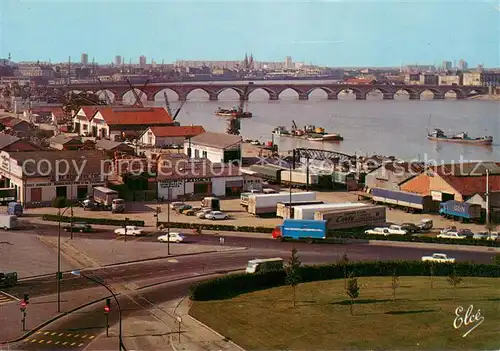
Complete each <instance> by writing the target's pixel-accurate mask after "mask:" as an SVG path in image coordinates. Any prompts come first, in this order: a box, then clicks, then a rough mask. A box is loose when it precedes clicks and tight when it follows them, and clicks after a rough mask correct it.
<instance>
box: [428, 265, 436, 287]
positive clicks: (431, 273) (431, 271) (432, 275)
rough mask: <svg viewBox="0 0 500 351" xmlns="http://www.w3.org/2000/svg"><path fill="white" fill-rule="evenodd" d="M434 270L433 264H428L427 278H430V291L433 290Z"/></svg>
mask: <svg viewBox="0 0 500 351" xmlns="http://www.w3.org/2000/svg"><path fill="white" fill-rule="evenodd" d="M435 270H436V266H435V265H434V262H433V261H431V262H429V277H430V278H431V289H433V288H434V284H433V280H432V278H433V277H434V274H436V272H435Z"/></svg>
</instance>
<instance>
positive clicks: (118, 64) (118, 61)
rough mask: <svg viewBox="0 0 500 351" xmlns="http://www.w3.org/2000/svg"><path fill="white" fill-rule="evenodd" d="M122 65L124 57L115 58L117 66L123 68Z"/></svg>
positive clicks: (117, 56)
mask: <svg viewBox="0 0 500 351" xmlns="http://www.w3.org/2000/svg"><path fill="white" fill-rule="evenodd" d="M121 65H122V57H121V56H120V55H116V56H115V66H121Z"/></svg>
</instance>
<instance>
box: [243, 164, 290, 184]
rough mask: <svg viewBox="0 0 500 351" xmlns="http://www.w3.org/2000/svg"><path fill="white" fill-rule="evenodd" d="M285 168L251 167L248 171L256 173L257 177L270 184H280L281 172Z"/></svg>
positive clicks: (270, 166) (272, 166) (269, 166)
mask: <svg viewBox="0 0 500 351" xmlns="http://www.w3.org/2000/svg"><path fill="white" fill-rule="evenodd" d="M284 169H285V168H283V167H279V166H275V165H251V166H250V170H251V171H254V172H257V174H258V175H259V176H261V177H262V178H264V179H265V180H267V181H268V182H270V183H276V184H280V183H281V171H282V170H284Z"/></svg>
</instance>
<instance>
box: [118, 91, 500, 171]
mask: <svg viewBox="0 0 500 351" xmlns="http://www.w3.org/2000/svg"><path fill="white" fill-rule="evenodd" d="M167 94H168V97H169V100H170V102H171V105H172V108H173V109H175V108H176V107H177V106H178V105H179V102H178V101H177V96H176V94H175V93H173V92H171V91H168V93H167ZM126 98H127V97H125V99H124V100H126ZM237 104H238V95H237V94H236V92H234V91H231V90H226V91H224V92H222V93H221V94H220V95H219V101H208V95H207V94H206V93H205V92H203V91H200V90H196V91H193V92H192V93H191V94H190V95H189V96H188V101H187V102H186V104H185V105H184V107H183V109H182V111H181V113H180V114H179V116H178V120H179V122H180V123H181V124H182V125H190V124H195V125H203V126H204V128H205V129H206V130H207V131H214V132H225V129H226V126H227V124H226V123H227V122H226V120H225V118H223V117H218V116H215V115H214V111H215V110H216V109H217V107H219V106H220V107H223V108H230V107H232V106H235V105H237ZM155 105H156V106H164V99H163V93H160V94H158V95H157V100H156V101H155ZM248 109H249V110H250V111H251V112H252V113H253V116H254V117H253V118H251V119H243V120H241V135H242V136H243V137H244V139H252V140H255V139H257V140H259V141H261V142H267V141H270V140H271V139H272V134H271V132H272V129H273V128H274V127H276V126H278V125H284V126H286V127H287V128H290V127H291V125H292V120H293V121H295V122H296V123H297V125H298V126H299V127H303V126H304V125H309V124H314V125H316V126H321V127H324V128H325V129H326V131H327V132H337V133H340V134H341V135H342V136H343V137H344V141H341V142H337V143H326V142H309V141H306V140H297V139H290V138H281V140H280V138H279V137H276V138H275V142H276V143H277V144H278V145H279V148H280V151H285V150H291V149H293V148H295V147H308V148H316V149H327V150H333V151H339V152H343V153H347V154H354V153H356V154H358V155H374V154H378V155H385V156H396V157H398V158H401V159H406V160H417V159H420V160H435V161H437V162H438V163H443V162H459V161H463V162H464V161H477V160H485V161H486V160H488V161H491V160H495V161H500V101H481V100H455V99H454V98H453V97H450V98H447V99H446V100H432V96H428V95H427V96H422V100H416V101H415V100H411V101H410V100H409V99H408V96H407V95H399V96H396V97H395V100H393V101H391V100H382V95H381V94H370V95H369V96H368V99H367V100H365V101H356V100H355V97H354V95H352V94H342V93H341V95H339V100H337V101H334V100H333V101H332V100H327V99H326V94H325V93H324V92H323V91H320V90H316V91H314V92H312V93H311V95H310V98H309V100H308V101H299V100H298V96H297V94H296V93H295V92H294V91H292V90H286V91H284V92H283V93H282V94H281V95H280V100H278V101H269V100H268V95H267V93H266V92H264V91H261V90H257V91H255V92H253V93H252V94H251V95H250V101H249V102H248ZM433 128H440V129H442V130H444V131H445V132H446V133H459V132H462V131H466V132H468V133H469V135H470V136H474V137H475V136H483V135H491V136H493V138H494V145H493V146H490V147H487V146H475V145H462V144H454V143H443V142H441V143H436V142H433V141H430V140H428V139H427V138H426V133H427V129H433Z"/></svg>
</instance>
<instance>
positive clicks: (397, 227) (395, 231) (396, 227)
mask: <svg viewBox="0 0 500 351" xmlns="http://www.w3.org/2000/svg"><path fill="white" fill-rule="evenodd" d="M389 233H390V234H399V235H406V234H408V231H407V230H404V229H403V228H402V227H401V226H400V225H391V226H390V227H389Z"/></svg>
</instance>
